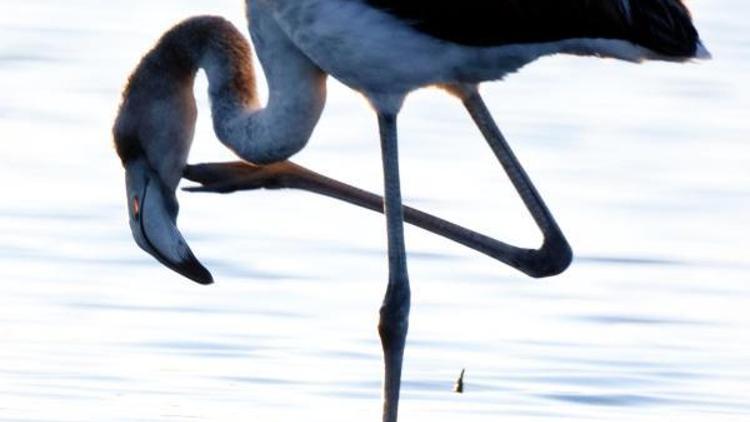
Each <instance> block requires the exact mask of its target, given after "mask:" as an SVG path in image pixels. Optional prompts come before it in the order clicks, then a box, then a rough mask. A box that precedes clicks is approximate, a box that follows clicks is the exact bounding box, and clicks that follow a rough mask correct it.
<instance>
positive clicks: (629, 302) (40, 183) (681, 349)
mask: <svg viewBox="0 0 750 422" xmlns="http://www.w3.org/2000/svg"><path fill="white" fill-rule="evenodd" d="M691 5H692V9H693V12H694V15H695V19H696V22H697V25H698V26H699V28H700V29H701V32H702V34H703V38H704V40H705V43H706V45H707V46H708V47H709V49H710V50H711V51H712V53H713V54H714V56H715V59H714V60H713V61H710V62H702V63H697V64H688V65H675V64H664V63H660V64H647V65H641V66H635V65H631V64H625V63H620V62H616V61H604V60H596V59H584V58H572V57H554V58H547V59H544V60H540V61H539V62H538V63H536V64H533V65H531V66H529V67H527V68H525V69H524V70H523V71H522V72H521V73H520V74H517V75H513V76H511V77H509V78H508V79H507V80H506V81H505V82H502V83H494V84H487V85H486V86H485V87H484V93H485V96H486V98H487V101H488V103H489V106H490V108H491V109H492V111H493V113H494V114H495V115H496V116H497V118H498V121H499V123H500V125H501V127H502V128H503V130H504V131H505V132H506V135H507V136H508V138H509V140H510V142H511V144H512V145H513V146H514V148H515V149H516V151H517V153H518V155H519V157H520V159H521V160H522V162H523V163H525V165H526V166H527V170H528V171H529V173H530V174H531V175H532V178H533V179H534V180H535V182H536V183H537V185H538V188H539V190H540V191H541V192H542V193H543V195H544V196H545V198H546V199H547V202H548V204H549V206H550V207H551V208H552V210H553V211H554V213H555V214H556V216H557V218H558V221H559V223H560V225H561V226H562V227H563V229H564V230H565V232H566V234H567V235H568V237H569V239H570V241H571V243H572V244H573V247H574V249H575V251H576V260H575V262H574V263H573V265H572V267H571V268H570V270H569V271H567V272H566V273H565V274H564V275H561V276H559V277H554V278H551V279H546V280H541V281H540V280H532V279H529V278H527V277H525V276H523V275H521V274H519V273H517V272H514V271H513V270H511V269H509V268H508V267H505V266H503V265H501V264H498V263H496V262H494V261H492V260H490V259H489V258H486V257H484V256H482V255H479V254H477V253H475V252H473V251H470V250H466V249H464V248H462V247H460V246H457V245H455V244H452V243H450V242H448V241H446V240H443V239H440V238H438V237H435V236H433V235H430V234H428V233H425V232H423V231H421V230H419V229H414V228H409V229H408V230H407V243H408V245H407V246H408V250H409V252H410V256H409V258H410V274H411V279H412V284H413V290H414V291H413V301H414V304H413V308H412V320H411V326H410V333H409V342H408V346H407V353H406V366H405V370H404V388H403V400H402V410H401V412H402V419H403V420H404V421H418V420H431V421H455V420H461V421H497V420H505V421H551V420H576V421H585V420H591V421H659V422H663V421H709V420H710V421H746V420H750V393H749V392H750V277H749V276H750V260H749V259H748V253H749V252H750V242H749V241H748V238H750V229H748V222H747V219H748V215H750V165H748V163H749V162H750V158H749V157H750V142H749V141H748V135H749V130H748V129H750V120H748V119H749V118H750V83H748V81H749V80H750V78H748V75H749V74H750V41H748V40H750V30H748V26H747V23H746V17H747V16H750V5H749V4H748V3H747V2H746V1H744V0H695V1H692V2H691ZM0 11H2V12H1V13H0V137H1V138H2V139H0V286H2V288H0V420H2V421H25V422H30V421H61V422H62V421H237V420H267V421H298V420H305V421H355V420H356V421H360V420H371V421H375V420H378V419H379V409H380V403H379V401H380V383H381V376H382V368H381V357H380V345H379V340H378V337H377V331H376V329H375V327H376V322H377V310H378V306H379V304H380V300H381V297H382V294H383V292H384V289H385V281H386V265H385V255H384V252H385V251H384V246H385V242H384V231H383V221H382V218H381V217H380V216H379V215H376V214H373V213H370V212H368V211H363V210H359V209H354V208H352V207H350V206H347V205H344V204H340V203H336V202H333V201H332V200H329V199H326V198H321V197H316V196H313V195H310V194H307V193H302V192H279V191H259V192H245V193H239V194H235V195H229V196H213V195H196V194H181V196H180V201H181V204H182V213H181V215H180V220H179V223H180V226H181V227H182V229H183V231H184V233H185V235H186V237H187V238H188V240H189V241H190V242H191V245H192V246H193V250H194V251H195V252H196V254H197V255H198V256H199V257H200V258H201V259H202V260H204V262H205V263H206V264H207V266H209V267H210V268H211V269H212V270H213V272H214V275H215V277H216V279H217V282H216V284H215V285H213V286H211V287H201V286H198V285H196V284H193V283H191V282H188V281H186V280H184V279H182V278H180V277H179V276H177V275H175V274H174V273H172V272H170V271H168V270H166V269H165V268H163V267H161V266H160V265H159V264H158V263H156V261H154V260H153V259H151V258H150V257H149V256H147V255H146V254H145V253H143V252H141V251H140V250H139V249H138V248H137V247H136V246H135V243H134V242H133V241H132V239H131V237H130V232H129V229H128V227H127V220H126V209H125V204H124V183H123V172H122V169H121V167H120V165H119V162H118V160H117V158H116V156H115V153H114V151H113V148H112V146H111V139H110V134H109V127H110V125H111V121H112V119H113V117H114V114H115V111H116V107H117V104H118V101H119V91H120V89H121V88H122V86H123V84H124V82H125V79H126V76H127V74H128V73H129V72H130V70H131V69H132V68H133V66H134V65H135V63H136V62H137V60H138V58H139V57H140V55H141V54H142V53H143V52H145V51H146V49H148V48H149V46H150V45H152V43H153V42H154V40H155V39H156V38H157V37H158V35H159V34H160V33H161V32H162V31H163V30H165V29H166V28H167V27H168V26H170V25H171V24H173V23H175V22H176V21H178V20H180V19H181V18H183V17H186V16H188V15H192V14H197V13H216V14H221V15H224V16H227V17H228V18H230V19H231V20H233V21H234V22H235V23H236V24H237V25H238V26H241V27H243V28H244V27H245V22H244V17H243V16H244V14H243V4H242V1H241V0H216V1H206V0H201V1H198V0H191V1H184V0H183V1H176V0H170V1H163V2H148V1H145V0H132V1H107V2H104V1H98V0H70V1H58V0H54V1H53V0H25V1H10V0H4V1H0ZM329 87H330V93H329V100H328V105H327V108H326V111H325V114H324V116H323V118H322V120H321V122H320V125H319V127H318V128H317V130H316V132H315V134H314V137H313V139H312V140H311V142H310V144H309V147H308V148H307V149H306V150H305V151H304V152H302V153H301V154H300V155H299V156H298V157H296V160H297V161H298V162H300V163H302V164H305V165H307V166H309V167H311V168H313V169H315V170H318V171H321V172H324V173H326V174H330V175H332V176H334V177H337V178H340V179H342V180H345V181H348V182H350V183H354V184H356V185H359V186H363V187H366V188H368V189H371V190H376V191H380V163H379V150H378V141H377V130H376V124H375V123H376V122H375V118H374V116H373V113H372V112H371V111H370V110H369V108H368V106H367V104H366V103H365V101H364V100H363V99H362V98H361V97H360V96H359V95H358V94H356V93H353V92H351V91H349V90H348V89H347V88H345V87H343V86H341V85H339V84H338V83H336V82H335V81H331V82H330V84H329ZM205 88H206V83H205V81H204V80H203V79H202V78H201V79H200V80H199V83H198V87H197V88H196V89H197V91H196V92H197V93H198V98H199V103H200V104H199V105H200V109H201V111H202V114H201V116H200V120H199V125H198V131H197V136H196V142H195V147H194V150H193V153H192V155H191V161H193V162H199V161H209V160H220V159H231V158H232V157H231V155H230V154H229V153H228V152H227V151H225V150H224V149H223V148H222V147H221V145H220V144H219V143H218V142H216V141H215V140H214V136H213V133H212V130H211V125H210V121H209V119H208V113H207V108H206V106H207V102H206V96H205ZM400 123H401V139H402V141H401V150H402V151H401V152H402V167H403V184H404V193H405V198H406V200H407V202H409V203H410V204H412V205H416V206H419V207H421V208H424V209H427V210H430V211H432V212H435V213H437V214H439V215H442V216H445V217H448V218H451V219H455V220H457V221H458V222H461V223H464V224H467V225H470V226H471V227H473V228H476V229H479V230H482V231H486V232H488V233H491V234H492V235H494V236H497V237H499V238H502V239H505V240H508V241H512V242H517V243H520V244H523V245H526V246H535V245H536V244H537V243H538V242H539V240H540V235H539V234H538V233H537V231H536V230H535V227H534V225H533V223H532V222H531V220H530V218H529V217H528V216H527V215H526V213H525V210H524V208H523V206H522V204H521V203H520V201H519V200H518V199H517V197H516V195H515V193H514V192H513V190H512V188H511V187H510V185H509V183H508V182H507V180H506V178H505V177H504V175H503V173H502V172H501V170H500V168H499V166H498V165H497V164H496V162H495V161H494V160H493V158H492V157H491V155H490V153H489V150H488V148H487V147H486V146H485V145H484V142H483V141H482V140H481V138H480V137H479V136H478V132H477V131H476V129H475V128H474V127H473V126H472V124H471V123H470V120H469V118H468V116H467V115H466V113H465V112H464V111H463V110H462V108H461V106H460V103H459V102H458V101H456V100H455V99H453V98H450V97H449V96H447V95H445V93H443V92H440V91H436V90H423V91H419V92H417V93H415V94H414V95H412V96H411V97H410V98H409V99H408V101H407V103H406V107H405V109H404V112H403V115H402V117H401V120H400ZM462 368H466V379H465V381H466V387H465V389H466V392H465V394H463V395H457V394H454V393H452V392H451V388H452V384H453V382H454V380H455V378H456V377H457V376H458V374H459V372H460V371H461V369H462Z"/></svg>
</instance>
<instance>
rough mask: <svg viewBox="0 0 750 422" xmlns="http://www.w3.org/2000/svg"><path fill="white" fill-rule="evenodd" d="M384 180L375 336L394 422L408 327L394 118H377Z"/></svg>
mask: <svg viewBox="0 0 750 422" xmlns="http://www.w3.org/2000/svg"><path fill="white" fill-rule="evenodd" d="M378 124H379V126H380V142H381V149H382V154H383V175H384V178H385V205H384V206H385V216H386V224H387V228H388V288H387V289H386V292H385V299H384V300H383V305H382V306H381V308H380V323H379V324H378V332H379V333H380V341H381V344H382V346H383V356H384V360H385V383H384V396H385V397H384V400H385V402H384V403H383V422H396V420H397V418H398V398H399V390H400V389H401V368H402V364H403V359H404V347H405V345H406V331H407V329H408V327H409V306H410V301H411V292H410V290H409V276H408V274H407V271H406V249H405V245H404V212H403V208H402V206H401V186H400V181H399V168H398V142H397V141H398V136H397V130H396V114H382V113H379V114H378Z"/></svg>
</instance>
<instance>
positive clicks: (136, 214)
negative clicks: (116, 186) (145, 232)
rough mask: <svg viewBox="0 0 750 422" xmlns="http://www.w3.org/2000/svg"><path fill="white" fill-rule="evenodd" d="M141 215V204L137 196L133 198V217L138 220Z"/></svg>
mask: <svg viewBox="0 0 750 422" xmlns="http://www.w3.org/2000/svg"><path fill="white" fill-rule="evenodd" d="M140 214H141V202H140V201H139V200H138V196H134V197H133V217H134V218H135V219H138V218H139V217H140Z"/></svg>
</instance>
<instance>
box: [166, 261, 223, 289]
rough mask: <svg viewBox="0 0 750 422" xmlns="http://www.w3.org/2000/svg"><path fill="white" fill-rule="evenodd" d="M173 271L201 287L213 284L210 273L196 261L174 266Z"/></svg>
mask: <svg viewBox="0 0 750 422" xmlns="http://www.w3.org/2000/svg"><path fill="white" fill-rule="evenodd" d="M174 270H176V271H177V272H178V273H180V274H182V275H184V276H185V277H187V278H189V279H191V280H193V281H194V282H196V283H198V284H202V285H204V286H205V285H209V284H212V283H213V282H214V278H213V276H212V275H211V273H210V272H209V271H208V270H207V269H206V267H204V266H203V264H201V263H200V262H199V261H198V260H197V259H195V258H193V259H189V260H187V261H185V262H182V263H180V264H177V265H175V268H174Z"/></svg>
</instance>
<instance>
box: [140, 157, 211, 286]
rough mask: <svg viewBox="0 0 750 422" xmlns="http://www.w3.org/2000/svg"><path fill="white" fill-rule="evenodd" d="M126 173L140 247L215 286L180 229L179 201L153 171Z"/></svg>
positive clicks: (186, 274) (181, 271) (181, 272)
mask: <svg viewBox="0 0 750 422" xmlns="http://www.w3.org/2000/svg"><path fill="white" fill-rule="evenodd" d="M138 173H141V174H132V172H131V171H127V172H126V181H127V182H126V184H127V191H128V192H127V194H128V204H129V209H130V210H129V213H130V230H131V232H132V233H133V238H134V239H135V242H136V243H137V244H138V246H140V247H141V249H143V250H144V251H146V252H148V253H149V254H150V255H151V256H153V257H154V258H156V259H157V260H158V261H159V262H161V263H162V264H163V265H165V266H166V267H168V268H170V269H172V270H173V271H176V272H177V273H179V274H182V275H183V276H185V277H187V278H189V279H191V280H193V281H195V282H196V283H199V284H211V283H213V277H212V276H211V273H210V272H209V271H208V270H207V269H206V267H204V266H203V264H201V263H200V261H198V259H197V258H196V257H195V255H194V254H193V252H192V251H191V250H190V248H189V247H188V245H187V242H186V241H185V239H184V238H183V237H182V234H181V233H180V231H179V230H178V229H177V208H178V205H177V198H176V197H175V195H174V192H169V191H168V189H166V188H165V186H164V185H163V183H161V182H160V180H159V179H158V177H155V176H154V174H153V172H151V171H146V172H145V173H146V174H143V173H144V172H138Z"/></svg>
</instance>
